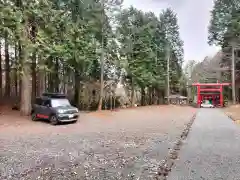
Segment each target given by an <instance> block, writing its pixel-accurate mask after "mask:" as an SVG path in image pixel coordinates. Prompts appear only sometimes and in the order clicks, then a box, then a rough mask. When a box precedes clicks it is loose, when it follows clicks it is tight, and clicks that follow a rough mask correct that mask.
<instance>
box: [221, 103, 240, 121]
mask: <svg viewBox="0 0 240 180" xmlns="http://www.w3.org/2000/svg"><path fill="white" fill-rule="evenodd" d="M223 110H224V112H225V113H226V114H227V115H228V116H229V117H231V119H232V120H234V121H236V122H240V104H238V105H234V106H229V107H227V108H224V109H223Z"/></svg>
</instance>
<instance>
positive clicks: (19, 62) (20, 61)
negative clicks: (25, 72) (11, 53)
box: [18, 41, 22, 98]
mask: <svg viewBox="0 0 240 180" xmlns="http://www.w3.org/2000/svg"><path fill="white" fill-rule="evenodd" d="M18 64H19V65H20V66H22V46H21V42H20V41H18ZM20 71H22V69H21V67H20V69H19V72H20ZM20 76H21V75H20ZM18 87H19V93H18V96H19V97H20V98H21V94H22V78H21V77H20V78H19V81H18Z"/></svg>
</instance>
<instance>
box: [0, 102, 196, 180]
mask: <svg viewBox="0 0 240 180" xmlns="http://www.w3.org/2000/svg"><path fill="white" fill-rule="evenodd" d="M195 112H196V109H194V108H191V107H179V106H149V107H139V108H133V109H124V110H118V111H112V112H111V111H102V112H93V113H81V114H80V118H79V121H78V122H77V123H76V124H64V125H59V126H51V125H50V124H48V123H46V122H32V121H31V120H30V119H29V118H25V117H19V116H18V113H17V112H8V113H2V114H1V115H0V179H8V180H9V179H14V180H15V179H16V180H19V179H24V180H26V179H44V180H46V179H56V180H60V179H79V180H82V179H83V180H84V179H86V180H87V179H99V180H102V179H143V180H147V179H152V178H153V176H155V175H156V172H157V168H158V167H159V164H160V162H161V160H162V159H164V158H165V156H167V153H168V149H169V148H171V147H172V145H173V143H174V142H175V141H176V140H177V138H178V137H179V136H180V134H181V132H182V131H183V129H184V126H185V124H187V123H188V122H189V121H190V119H191V118H192V116H193V115H194V114H195Z"/></svg>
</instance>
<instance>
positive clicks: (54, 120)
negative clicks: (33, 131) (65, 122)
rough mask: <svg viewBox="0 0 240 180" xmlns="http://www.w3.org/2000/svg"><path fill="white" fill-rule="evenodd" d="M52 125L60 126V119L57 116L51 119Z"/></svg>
mask: <svg viewBox="0 0 240 180" xmlns="http://www.w3.org/2000/svg"><path fill="white" fill-rule="evenodd" d="M50 123H51V124H52V125H54V126H55V125H57V124H58V119H57V117H56V116H55V115H53V116H51V117H50Z"/></svg>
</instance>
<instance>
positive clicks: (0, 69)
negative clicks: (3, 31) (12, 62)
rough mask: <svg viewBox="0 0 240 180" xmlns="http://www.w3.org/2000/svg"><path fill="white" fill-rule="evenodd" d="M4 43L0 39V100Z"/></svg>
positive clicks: (0, 95)
mask: <svg viewBox="0 0 240 180" xmlns="http://www.w3.org/2000/svg"><path fill="white" fill-rule="evenodd" d="M1 49H2V42H1V39H0V98H2V95H3V94H2V51H1Z"/></svg>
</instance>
